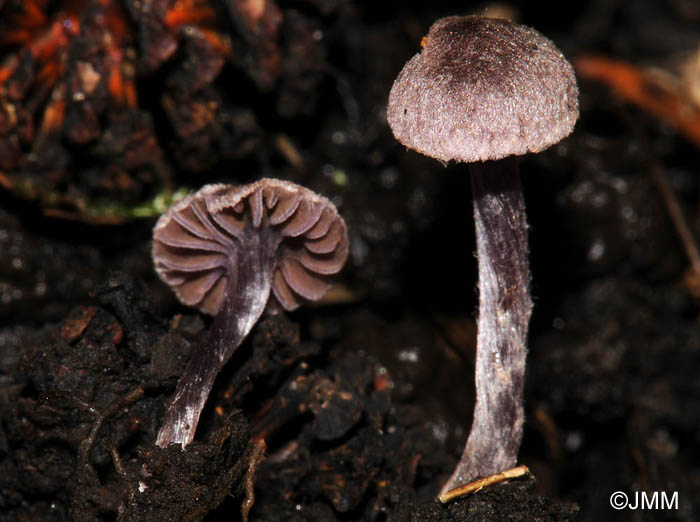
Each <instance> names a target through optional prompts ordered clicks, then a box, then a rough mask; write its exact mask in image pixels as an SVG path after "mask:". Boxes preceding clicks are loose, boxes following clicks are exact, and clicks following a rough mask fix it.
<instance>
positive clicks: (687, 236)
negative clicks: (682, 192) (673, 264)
mask: <svg viewBox="0 0 700 522" xmlns="http://www.w3.org/2000/svg"><path fill="white" fill-rule="evenodd" d="M649 173H650V174H651V179H652V181H653V182H654V184H655V185H656V187H657V188H658V189H659V192H661V197H662V199H663V202H664V205H666V210H667V211H668V214H669V216H671V221H672V222H673V226H674V227H675V228H676V233H677V234H678V237H679V238H680V240H681V243H683V250H685V253H686V255H687V256H688V260H689V261H690V266H691V268H692V270H693V272H694V273H695V277H696V278H697V280H700V250H698V245H697V242H696V241H695V237H694V236H693V233H692V231H691V230H690V227H689V226H688V221H687V220H686V219H685V215H684V214H683V210H682V209H681V207H680V205H679V204H678V200H677V199H676V195H675V194H674V193H673V189H672V188H671V185H670V184H669V182H668V180H666V177H665V176H664V175H663V173H662V172H661V167H659V165H658V163H656V162H654V163H652V165H651V168H650V169H649Z"/></svg>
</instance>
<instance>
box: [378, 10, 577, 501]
mask: <svg viewBox="0 0 700 522" xmlns="http://www.w3.org/2000/svg"><path fill="white" fill-rule="evenodd" d="M422 43H423V49H422V52H420V53H419V54H416V55H415V56H414V57H413V58H412V59H411V60H410V61H408V62H407V63H406V65H405V66H404V68H403V70H402V71H401V72H400V73H399V75H398V77H397V78H396V81H395V82H394V85H393V87H392V89H391V93H390V95H389V105H388V108H387V119H388V121H389V125H390V126H391V129H392V131H393V133H394V136H395V137H396V139H397V140H398V141H399V142H401V143H402V144H403V145H405V146H406V147H408V148H411V149H414V150H416V151H418V152H420V153H422V154H425V155H427V156H430V157H433V158H436V159H438V160H441V161H443V162H445V163H447V162H449V161H452V160H454V161H460V162H466V163H469V170H470V174H471V184H472V196H473V200H474V221H475V224H476V241H477V257H478V264H479V317H478V323H477V330H478V334H477V355H476V406H475V409H474V420H473V423H472V428H471V432H470V433H469V438H468V440H467V443H466V446H465V448H464V452H463V454H462V457H461V459H460V461H459V463H458V464H457V467H456V469H455V470H454V472H453V474H452V476H451V477H450V478H449V480H448V481H447V483H446V484H445V485H444V487H443V489H442V491H441V494H440V497H441V499H444V498H445V493H447V492H448V491H450V490H452V489H454V488H456V487H458V486H461V485H464V484H466V483H467V482H469V481H471V480H474V479H476V478H478V477H485V476H488V475H493V474H496V473H499V472H502V471H504V470H506V469H508V468H511V467H512V466H513V465H514V464H515V463H516V460H517V455H518V449H519V448H520V442H521V439H522V431H523V420H524V415H523V404H522V403H523V383H524V378H525V356H526V351H527V350H526V337H527V326H528V322H529V319H530V311H531V308H532V301H531V300H530V288H529V287H530V269H529V263H528V247H527V223H526V220H525V203H524V200H523V194H522V189H521V186H520V176H519V173H518V163H517V160H516V159H515V158H513V156H517V155H522V154H526V153H529V152H539V151H541V150H544V149H546V148H547V147H549V146H550V145H553V144H555V143H557V142H558V141H560V140H561V139H563V138H564V137H566V136H567V135H568V134H570V133H571V131H572V130H573V127H574V124H575V122H576V120H577V118H578V87H577V84H576V78H575V76H574V71H573V68H572V67H571V65H570V64H569V62H568V61H566V59H565V58H564V56H563V55H562V53H561V52H560V51H559V50H558V49H557V48H556V47H555V46H554V44H553V43H552V42H551V41H550V40H548V39H547V38H545V37H544V36H542V35H541V34H540V33H538V32H537V31H535V30H534V29H531V28H529V27H525V26H522V25H518V24H515V23H512V22H510V21H507V20H498V19H492V18H483V17H478V16H464V17H448V18H443V19H441V20H438V21H437V22H435V23H434V24H433V25H432V27H431V28H430V31H429V32H428V35H427V37H425V38H424V39H423V42H422Z"/></svg>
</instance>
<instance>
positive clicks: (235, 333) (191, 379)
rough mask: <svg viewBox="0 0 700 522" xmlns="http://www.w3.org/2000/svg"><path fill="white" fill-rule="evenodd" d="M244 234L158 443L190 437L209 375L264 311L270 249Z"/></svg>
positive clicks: (209, 385) (270, 269)
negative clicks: (223, 292) (218, 304)
mask: <svg viewBox="0 0 700 522" xmlns="http://www.w3.org/2000/svg"><path fill="white" fill-rule="evenodd" d="M250 235H251V238H250V240H249V243H247V244H250V248H248V249H247V250H245V251H241V255H240V256H238V260H237V263H238V267H237V268H236V269H230V270H228V283H227V285H226V298H225V300H224V303H223V306H222V307H221V310H220V311H219V313H218V314H217V315H216V317H215V318H214V321H213V322H212V324H211V327H210V328H209V330H208V331H207V332H206V334H204V336H203V337H202V338H201V340H200V341H199V342H198V343H197V346H196V347H195V349H194V351H193V353H192V357H191V358H190V361H189V363H187V366H186V367H185V371H184V373H183V374H182V376H181V377H180V380H179V381H178V383H177V387H176V389H175V395H174V397H173V400H172V402H171V403H170V406H169V407H168V411H167V412H166V414H165V419H164V420H163V425H162V426H161V428H160V431H159V432H158V437H157V439H156V445H157V446H160V447H161V448H166V447H167V446H168V445H170V444H175V443H176V444H181V445H182V449H183V450H184V449H185V446H187V445H188V444H189V443H190V442H192V439H194V433H195V430H196V429H197V423H198V421H199V416H200V414H201V413H202V410H203V409H204V404H205V403H206V401H207V397H208V396H209V392H210V391H211V389H212V387H213V386H214V379H215V378H216V376H217V374H218V373H219V371H220V370H221V368H223V366H224V365H225V364H226V363H227V362H228V360H229V359H230V358H231V356H232V355H233V353H234V352H235V351H236V348H238V346H239V345H240V344H241V343H242V342H243V340H244V339H245V338H246V336H247V335H248V333H249V332H250V330H251V329H252V328H253V325H254V324H255V323H256V322H257V321H258V319H259V318H260V316H261V315H262V313H263V311H264V310H265V305H266V304H267V301H268V298H269V296H270V289H271V287H272V276H273V269H274V262H275V261H274V258H273V256H272V255H270V253H271V252H274V249H273V248H262V247H259V246H256V245H255V244H253V242H254V241H255V240H256V238H257V235H256V234H250ZM232 262H236V260H232Z"/></svg>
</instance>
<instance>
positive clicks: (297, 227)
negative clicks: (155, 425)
mask: <svg viewBox="0 0 700 522" xmlns="http://www.w3.org/2000/svg"><path fill="white" fill-rule="evenodd" d="M347 254H348V236H347V230H346V228H345V222H344V221H343V219H342V218H341V217H340V215H339V214H338V212H337V210H336V208H335V206H334V205H333V203H331V202H330V201H329V200H328V199H326V198H325V197H323V196H319V195H317V194H315V193H313V192H312V191H310V190H308V189H306V188H304V187H301V186H299V185H295V184H293V183H289V182H286V181H280V180H276V179H261V180H260V181H257V182H255V183H251V184H250V185H245V186H240V187H235V186H231V185H206V186H204V187H202V188H201V189H200V190H199V191H198V192H196V193H194V194H191V195H189V196H187V197H185V198H183V199H181V200H180V201H178V202H177V203H175V204H173V205H172V206H171V207H170V208H169V209H168V210H167V211H166V212H165V213H164V214H163V215H162V216H161V217H160V219H159V220H158V223H156V226H155V228H154V231H153V260H154V263H155V267H156V271H157V272H158V275H159V276H160V278H161V279H162V280H163V281H164V282H166V283H167V284H168V285H170V286H171V287H172V289H173V290H174V292H175V294H176V295H177V297H178V299H179V300H180V301H181V302H182V303H184V304H186V305H189V306H194V307H196V308H198V309H199V310H201V311H202V312H204V313H206V314H210V315H213V316H215V319H214V322H213V323H212V325H211V327H210V328H209V330H208V331H207V332H206V334H205V335H204V336H203V338H202V339H201V341H199V342H198V344H197V346H196V347H195V349H194V351H193V353H192V358H191V359H190V361H189V363H188V364H187V367H186V368H185V372H184V374H183V375H182V376H181V377H180V380H179V382H178V384H177V388H176V390H175V395H174V397H173V400H172V402H171V404H170V406H169V408H168V411H167V413H166V415H165V420H164V422H163V425H162V427H161V429H160V431H159V432H158V438H157V440H156V444H157V445H158V446H160V447H167V446H168V445H169V444H173V443H177V444H181V445H182V447H183V449H184V447H185V446H186V445H187V444H189V443H190V442H191V441H192V439H193V438H194V433H195V429H196V428H197V422H198V420H199V415H200V413H201V412H202V409H203V407H204V403H205V402H206V400H207V397H208V396H209V392H210V391H211V388H212V386H213V384H214V379H215V377H216V375H217V374H218V373H219V370H220V369H221V368H222V367H223V366H224V364H226V362H227V361H228V360H229V359H230V358H231V355H232V354H233V352H234V351H235V350H236V348H237V347H238V346H239V345H240V344H241V342H242V341H243V339H245V337H246V336H247V335H248V333H249V332H250V330H251V328H252V327H253V325H254V324H255V323H256V322H257V320H258V319H259V318H260V316H261V314H262V313H263V310H264V309H265V306H266V304H267V301H268V298H269V296H270V291H272V294H273V295H274V297H275V299H276V300H277V301H278V302H279V304H280V305H281V306H282V307H283V308H284V309H286V310H293V309H295V308H296V307H297V306H299V304H300V303H301V302H302V301H304V300H316V299H319V298H320V297H322V296H323V295H324V294H325V293H326V290H327V289H328V287H329V284H330V283H329V276H331V275H332V274H336V273H337V272H339V271H340V269H341V268H342V267H343V264H344V263H345V259H346V258H347Z"/></svg>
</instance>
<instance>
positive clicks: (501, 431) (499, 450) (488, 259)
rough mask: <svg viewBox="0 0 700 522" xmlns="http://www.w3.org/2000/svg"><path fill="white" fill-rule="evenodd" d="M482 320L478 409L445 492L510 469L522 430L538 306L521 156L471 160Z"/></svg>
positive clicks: (477, 367)
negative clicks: (530, 334) (530, 332)
mask: <svg viewBox="0 0 700 522" xmlns="http://www.w3.org/2000/svg"><path fill="white" fill-rule="evenodd" d="M469 168H470V173H471V181H472V196H473V198H474V221H475V224H476V242H477V256H478V259H479V318H478V322H477V332H478V333H477V351H476V377H475V380H476V406H475V408H474V420H473V422H472V428H471V431H470V433H469V439H468V440H467V444H466V446H465V447H464V452H463V453H462V457H461V458H460V460H459V463H458V464H457V467H456V468H455V470H454V472H453V473H452V476H451V477H450V478H449V480H448V481H447V483H446V484H445V486H444V487H443V488H442V491H441V496H442V495H443V494H444V493H446V492H447V491H450V490H452V489H454V488H456V487H458V486H461V485H463V484H466V483H468V482H470V481H472V480H474V479H476V478H479V477H485V476H488V475H492V474H494V473H499V472H502V471H503V470H506V469H509V468H512V467H513V466H514V465H515V463H516V460H517V456H518V449H519V448H520V442H521V439H522V434H523V420H524V415H523V384H524V380H525V356H526V353H527V348H526V338H527V326H528V322H529V320H530V311H531V310H532V301H531V299H530V268H529V263H528V247H527V223H526V220H525V201H524V198H523V192H522V188H521V185H520V174H519V172H518V163H517V160H516V159H515V158H505V159H501V160H497V161H486V162H483V163H471V164H470V165H469Z"/></svg>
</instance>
